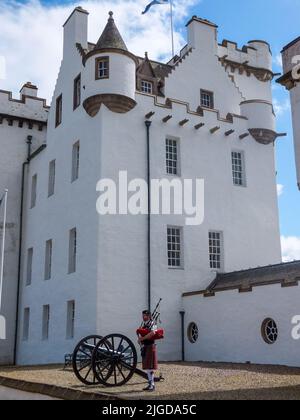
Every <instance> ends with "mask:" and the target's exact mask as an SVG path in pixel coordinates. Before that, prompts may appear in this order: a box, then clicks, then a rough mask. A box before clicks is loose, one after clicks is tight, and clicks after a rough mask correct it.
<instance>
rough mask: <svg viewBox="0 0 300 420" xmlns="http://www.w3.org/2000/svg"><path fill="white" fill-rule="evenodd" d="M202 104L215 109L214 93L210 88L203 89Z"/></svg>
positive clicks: (204, 106) (201, 94)
mask: <svg viewBox="0 0 300 420" xmlns="http://www.w3.org/2000/svg"><path fill="white" fill-rule="evenodd" d="M200 96H201V106H202V107H203V108H209V109H214V94H213V92H210V91H208V90H203V89H201V93H200Z"/></svg>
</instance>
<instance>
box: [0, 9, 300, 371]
mask: <svg viewBox="0 0 300 420" xmlns="http://www.w3.org/2000/svg"><path fill="white" fill-rule="evenodd" d="M87 29H88V12H87V11H85V10H83V9H82V8H80V7H77V8H76V9H75V10H74V11H73V13H72V14H71V16H70V17H69V18H68V20H67V22H66V23H65V25H64V48H63V59H62V63H61V68H60V71H59V75H58V79H57V83H56V86H55V89H54V93H53V99H52V104H51V106H50V107H48V106H47V105H46V103H45V101H44V100H42V99H39V98H38V96H37V88H36V87H35V86H33V85H32V84H31V83H26V84H25V85H24V86H23V88H22V89H21V95H20V99H14V98H13V97H12V94H11V93H10V92H6V91H0V144H1V154H0V191H2V190H4V188H8V189H9V200H8V220H7V241H6V249H5V276H4V291H3V292H4V295H3V302H2V306H1V315H2V316H4V317H5V318H6V324H7V339H6V340H1V341H0V362H1V363H3V364H5V363H6V364H10V363H17V364H44V363H57V362H62V361H63V357H64V355H65V354H68V353H71V352H72V350H73V348H74V347H75V344H76V343H77V342H78V341H79V339H81V338H82V337H83V336H87V335H89V334H100V335H106V334H109V333H115V332H116V333H123V334H125V335H127V336H129V337H130V338H132V339H134V340H136V338H135V329H136V328H137V327H138V325H139V323H140V316H141V311H142V310H143V309H145V308H147V307H148V305H149V304H150V305H151V306H152V307H153V306H154V305H155V303H156V301H157V300H158V299H159V298H162V299H163V304H162V314H161V317H162V320H163V326H164V328H165V330H166V338H165V340H164V341H163V342H162V343H160V345H159V355H160V359H161V360H170V361H171V360H182V359H185V360H188V361H195V360H197V361H198V360H205V361H228V362H253V363H276V364H287V365H299V364H300V341H297V340H296V339H295V334H292V331H293V328H295V324H293V322H294V323H295V318H294V317H295V315H299V314H300V308H299V301H300V288H299V286H298V283H299V280H300V263H299V262H294V263H289V264H282V263H281V247H280V232H279V218H278V203H277V191H276V168H275V159H274V150H275V148H274V143H275V141H276V139H277V138H278V137H279V136H281V134H280V133H277V132H276V129H275V114H274V109H273V105H272V89H271V82H272V79H273V77H274V74H273V71H272V55H271V51H270V46H269V45H268V44H267V43H266V42H264V41H250V42H248V43H247V45H246V46H244V47H242V48H241V49H240V48H238V46H237V44H236V43H234V42H230V41H223V42H222V43H221V44H219V43H218V41H217V26H216V25H215V24H213V23H211V22H209V21H207V20H204V19H200V18H198V17H195V16H194V17H193V18H192V19H191V20H190V21H189V22H188V23H187V45H186V46H185V47H184V48H183V49H182V51H181V52H180V54H179V55H178V56H175V57H174V58H173V59H172V60H171V61H170V62H168V63H167V64H164V63H158V62H155V61H152V60H150V59H149V58H148V56H147V54H146V55H145V57H144V58H142V57H138V56H136V55H134V54H132V53H131V52H129V51H128V49H127V47H126V45H125V43H124V41H123V39H122V37H121V35H120V33H119V31H118V29H117V27H116V25H115V22H114V18H113V15H112V13H110V16H109V20H108V23H107V26H106V27H105V29H104V32H103V33H102V35H101V37H100V39H99V41H98V42H97V43H96V44H92V43H90V42H88V39H87V33H88V30H87ZM299 86H300V85H299V83H298V84H297V86H295V88H294V90H293V91H292V92H295V100H294V102H295V107H297V106H298V105H299V89H300V88H299ZM297 89H298V90H297ZM297 92H298V96H297ZM297 98H298V99H297ZM297 104H298V105H297ZM296 112H298V116H299V106H298V111H296V110H295V137H296V145H298V146H299V144H300V137H299V136H300V134H299V133H300V128H299V125H298V127H297V124H298V122H299V118H298V117H297V115H296ZM148 142H149V143H148ZM148 144H149V150H148ZM298 146H296V153H297V155H298V158H299V147H298ZM299 160H300V159H299ZM148 170H149V174H150V177H151V178H156V179H162V178H168V179H170V180H172V179H196V178H197V179H198V178H199V179H204V182H205V219H204V223H202V224H201V225H199V226H186V225H185V221H184V219H185V216H183V215H173V214H171V215H164V216H150V217H148V216H146V215H138V216H133V215H121V214H120V215H114V216H111V215H107V216H99V214H98V213H97V211H96V201H97V198H98V196H99V193H98V192H97V191H96V185H97V183H98V181H99V180H100V179H103V178H108V179H111V180H115V181H116V182H117V181H118V177H119V171H128V178H129V179H136V178H139V179H144V180H147V179H148V178H147V174H148ZM296 338H297V337H296Z"/></svg>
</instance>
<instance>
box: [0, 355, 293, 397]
mask: <svg viewBox="0 0 300 420" xmlns="http://www.w3.org/2000/svg"><path fill="white" fill-rule="evenodd" d="M160 372H161V373H162V375H163V376H164V377H165V381H163V382H160V383H158V384H157V390H156V392H155V394H154V393H151V394H148V393H146V392H143V391H141V389H142V388H143V387H144V385H145V381H144V380H143V379H142V378H140V377H138V376H137V375H135V376H134V377H133V378H132V379H131V381H130V382H129V383H128V384H127V385H125V386H123V387H121V388H105V387H102V386H97V387H94V386H92V387H84V386H82V385H81V384H80V383H79V382H78V381H77V379H76V378H75V377H74V375H73V373H72V372H71V371H68V370H67V371H65V370H63V368H62V367H61V366H43V367H22V368H12V367H8V368H0V376H5V377H9V378H14V379H21V380H27V381H31V382H38V383H45V384H50V385H59V386H62V387H67V388H72V389H76V390H80V391H86V392H96V393H97V392H101V393H102V394H103V393H104V394H107V395H111V396H116V397H122V398H126V399H134V400H137V399H143V400H146V399H151V400H154V399H155V400H160V399H166V400H170V399H175V400H185V399H186V400H222V399H230V400H241V399H247V400H262V399H264V400H278V399H284V400H300V368H287V367H278V366H257V365H235V364H220V363H162V364H161V365H160Z"/></svg>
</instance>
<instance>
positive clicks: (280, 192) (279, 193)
mask: <svg viewBox="0 0 300 420" xmlns="http://www.w3.org/2000/svg"><path fill="white" fill-rule="evenodd" d="M283 190H284V185H282V184H277V195H278V197H280V196H281V195H282V194H283Z"/></svg>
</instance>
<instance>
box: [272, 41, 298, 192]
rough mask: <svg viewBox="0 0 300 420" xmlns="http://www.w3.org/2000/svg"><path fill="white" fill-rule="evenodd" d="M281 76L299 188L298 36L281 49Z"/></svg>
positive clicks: (280, 81) (279, 81)
mask: <svg viewBox="0 0 300 420" xmlns="http://www.w3.org/2000/svg"><path fill="white" fill-rule="evenodd" d="M282 61H283V72H284V74H283V76H282V77H280V79H278V80H277V82H278V83H280V84H281V85H283V86H285V88H286V89H287V90H288V91H289V92H290V98H291V107H292V119H293V129H294V145H295V157H296V170H297V183H298V188H299V190H300V37H299V38H297V39H295V40H294V41H293V42H291V43H290V44H288V45H287V46H286V47H284V49H283V50H282Z"/></svg>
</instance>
